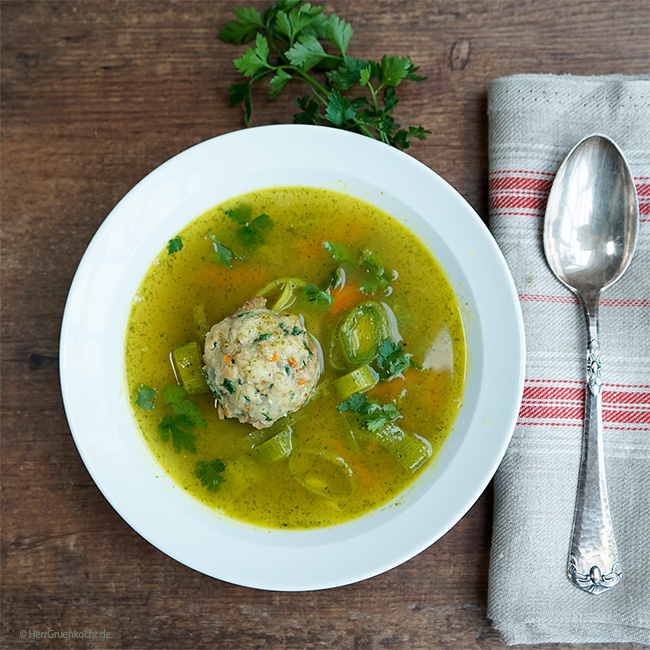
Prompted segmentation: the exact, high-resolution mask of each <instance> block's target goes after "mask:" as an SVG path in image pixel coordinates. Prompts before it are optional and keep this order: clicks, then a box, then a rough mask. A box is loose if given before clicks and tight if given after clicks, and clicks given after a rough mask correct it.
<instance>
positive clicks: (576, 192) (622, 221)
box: [544, 135, 639, 292]
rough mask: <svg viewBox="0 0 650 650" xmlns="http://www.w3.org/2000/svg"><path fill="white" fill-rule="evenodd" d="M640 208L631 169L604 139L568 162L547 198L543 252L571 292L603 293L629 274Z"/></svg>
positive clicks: (594, 139) (581, 147)
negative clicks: (626, 271)
mask: <svg viewBox="0 0 650 650" xmlns="http://www.w3.org/2000/svg"><path fill="white" fill-rule="evenodd" d="M638 223H639V217H638V205H637V197H636V191H635V188H634V180H633V178H632V174H631V172H630V168H629V167H628V165H627V162H626V160H625V158H624V156H623V154H622V153H621V151H620V149H619V148H618V147H617V146H616V144H615V143H614V142H613V141H612V140H610V139H609V138H607V137H605V136H602V135H592V136H589V137H588V138H585V139H584V140H582V141H581V142H579V143H578V144H577V145H576V146H575V147H574V148H573V149H572V150H571V151H570V152H569V154H568V155H567V157H566V158H565V159H564V162H563V163H562V165H561V166H560V169H559V170H558V172H557V175H556V177H555V181H554V182H553V187H552V189H551V192H550V194H549V197H548V204H547V207H546V219H545V221H544V251H545V253H546V258H547V260H548V263H549V265H550V267H551V269H552V270H553V272H554V273H555V275H556V276H557V277H558V278H559V279H560V280H561V281H562V282H563V283H564V284H565V285H566V286H567V287H569V289H571V290H572V291H580V292H600V291H601V290H603V289H605V288H606V287H608V286H610V285H611V284H613V283H614V282H615V281H616V280H618V278H620V277H621V275H622V274H623V273H624V272H625V270H626V269H627V267H628V266H629V264H630V261H631V260H632V255H633V253H634V250H635V248H636V240H637V233H638Z"/></svg>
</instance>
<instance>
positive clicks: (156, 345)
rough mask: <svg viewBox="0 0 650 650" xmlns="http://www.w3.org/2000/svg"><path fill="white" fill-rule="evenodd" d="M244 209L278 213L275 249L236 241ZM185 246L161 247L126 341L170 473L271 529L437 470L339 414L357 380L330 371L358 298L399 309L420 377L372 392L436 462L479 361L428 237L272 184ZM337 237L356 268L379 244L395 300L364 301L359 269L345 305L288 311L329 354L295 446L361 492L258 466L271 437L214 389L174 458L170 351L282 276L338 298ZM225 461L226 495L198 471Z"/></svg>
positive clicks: (206, 499) (368, 209)
mask: <svg viewBox="0 0 650 650" xmlns="http://www.w3.org/2000/svg"><path fill="white" fill-rule="evenodd" d="M242 204H247V205H249V206H250V207H251V215H252V216H255V215H260V214H263V213H264V214H267V215H269V217H270V218H271V220H272V222H273V227H272V228H271V229H270V230H268V231H266V232H265V233H264V238H265V243H264V244H261V245H258V246H256V247H247V246H245V245H244V244H243V242H242V241H241V240H240V238H239V237H238V230H239V228H240V227H241V226H240V225H239V224H237V223H234V222H233V221H231V220H230V219H229V218H228V217H227V216H226V214H225V212H226V210H229V209H233V208H237V206H240V205H242ZM209 235H212V236H213V237H214V238H215V239H217V240H218V241H219V242H221V243H223V244H224V245H226V246H228V247H229V248H231V249H232V250H233V251H234V252H235V253H236V254H238V255H239V256H240V259H233V261H232V267H230V268H229V267H227V266H225V265H223V264H220V263H219V262H218V261H215V259H214V246H213V242H212V240H211V239H210V238H209V237H208V236H209ZM179 237H180V239H181V241H182V249H181V250H179V251H178V252H175V253H173V254H171V253H169V252H168V250H167V248H165V249H163V250H162V251H161V252H160V254H159V255H158V256H157V258H156V259H155V260H154V261H153V263H152V265H151V267H150V268H149V270H148V271H147V273H146V275H145V277H144V279H143V281H142V284H141V286H140V288H139V289H138V292H137V294H136V296H135V297H134V299H133V303H132V308H131V313H130V315H129V319H128V328H127V336H126V344H125V348H126V349H125V353H126V354H125V361H126V374H127V381H128V386H129V390H130V393H131V397H132V400H131V401H132V404H133V413H134V416H135V419H136V421H137V423H138V425H139V428H140V431H141V432H142V435H143V437H144V439H145V441H146V444H147V446H148V447H149V449H150V450H151V453H152V454H153V455H154V456H155V457H156V459H157V460H158V462H159V463H160V465H161V467H162V468H163V469H164V471H165V472H166V473H167V474H168V475H169V476H170V477H171V478H172V479H173V481H174V482H175V483H176V484H177V485H179V486H181V487H182V488H183V489H184V490H186V491H187V492H188V493H189V494H190V495H192V496H193V497H194V498H196V499H197V500H198V501H200V502H202V503H204V504H205V505H206V506H208V507H209V508H211V509H213V510H214V511H215V512H217V513H219V514H220V515H224V516H226V517H230V518H233V519H236V520H239V521H241V522H246V523H249V524H254V525H256V526H261V527H264V528H270V529H312V528H319V527H324V526H333V525H336V524H340V523H342V522H345V521H348V520H350V519H353V518H356V517H360V516H362V515H365V514H367V513H369V512H371V511H373V510H375V509H377V508H379V507H381V506H382V505H385V504H386V503H388V502H390V501H391V500H392V499H393V498H394V497H396V496H398V495H399V494H400V493H402V492H403V491H404V490H406V489H407V488H408V486H409V485H410V484H412V482H413V481H414V480H415V479H416V477H417V476H418V475H419V474H420V473H421V472H423V471H425V470H426V467H427V465H425V466H424V467H422V468H421V469H419V470H418V471H417V472H415V473H411V472H410V471H408V470H407V469H405V468H404V467H403V466H402V465H401V464H400V463H399V462H398V461H397V460H396V458H395V457H394V456H393V455H391V453H390V452H389V451H387V450H386V449H384V448H383V447H382V446H381V445H379V444H377V442H376V441H375V440H373V438H372V437H371V436H369V435H367V433H365V432H364V431H363V430H360V429H359V428H358V427H357V426H356V425H355V418H354V415H351V414H350V413H341V412H339V411H338V410H337V406H338V405H339V404H340V403H341V402H342V400H341V398H340V397H338V395H337V394H336V391H335V390H333V389H332V387H331V382H332V380H334V379H336V378H337V377H340V376H342V375H343V374H345V371H344V370H336V369H334V368H333V367H332V365H331V363H330V361H329V358H328V348H329V343H330V339H331V337H332V334H333V331H334V329H335V327H336V325H337V324H338V322H339V321H340V319H341V318H342V316H343V315H344V314H345V313H346V312H347V309H349V308H351V307H352V306H353V305H354V304H355V303H360V302H363V301H364V300H367V299H368V298H374V299H376V300H379V301H381V302H383V303H385V305H387V306H388V307H389V308H390V310H391V311H392V313H393V314H394V315H395V319H396V322H397V329H398V331H399V336H400V337H401V338H402V343H403V345H405V350H406V351H407V352H408V353H410V354H412V361H413V362H414V363H415V364H417V366H418V367H419V369H417V370H415V369H409V370H407V371H406V372H405V373H404V375H403V376H402V377H397V378H395V379H392V380H390V381H388V382H385V383H379V384H378V385H377V386H376V387H374V388H372V389H371V390H369V391H367V393H366V395H367V396H368V397H369V398H371V399H374V400H377V401H379V402H382V403H385V402H388V401H394V402H395V403H396V404H397V405H398V407H399V409H400V411H401V413H402V416H401V417H400V418H399V420H398V421H397V424H399V426H400V427H401V428H402V429H403V430H405V431H408V432H413V433H417V434H418V435H420V436H422V437H424V438H426V439H427V440H429V442H430V443H431V445H432V448H433V456H432V458H435V455H436V454H437V453H438V452H439V450H440V448H441V446H442V445H443V443H444V441H445V439H446V438H447V436H448V434H449V432H450V430H451V428H452V426H453V423H454V421H455V419H456V416H457V413H458V411H459V408H460V405H461V400H462V395H463V387H464V381H465V364H466V356H467V352H466V341H465V335H464V330H463V322H462V318H461V310H460V308H459V303H458V300H457V298H456V296H455V294H454V292H453V290H452V288H451V285H450V283H449V280H448V279H447V277H446V276H445V274H444V272H443V271H442V269H441V267H440V265H439V264H438V263H437V261H436V260H435V259H434V257H433V256H432V255H431V253H430V252H429V251H428V250H427V248H426V247H425V246H424V245H423V244H422V243H421V242H420V240H419V239H418V238H417V237H416V236H415V235H413V233H411V232H410V231H409V230H408V229H407V228H405V227H404V226H403V225H402V224H400V223H399V222H398V221H397V220H396V219H395V218H393V217H391V216H390V215H388V214H386V213H385V212H383V211H382V210H379V209H378V208H376V207H375V206H373V205H370V204H369V203H366V202H364V201H361V200H359V199H357V198H354V197H351V196H348V195H346V194H343V193H339V192H335V191H331V190H325V189H317V188H309V187H282V188H270V189H264V190H260V191H256V192H253V193H250V194H246V195H243V196H239V197H236V198H233V199H232V200H229V201H227V202H226V203H224V204H222V205H219V206H216V207H214V208H212V209H210V210H208V211H207V212H205V213H204V214H202V215H200V216H199V217H197V218H196V219H195V220H194V221H192V222H191V223H190V224H189V225H187V226H186V227H185V228H184V229H183V230H182V231H181V232H180V233H179ZM325 241H328V242H336V243H339V244H343V245H344V246H345V247H346V249H347V251H348V252H349V253H350V257H351V258H352V259H356V258H358V256H359V255H360V253H361V251H362V250H364V249H371V250H372V251H373V254H375V255H376V257H377V259H379V260H381V262H382V264H383V266H384V268H386V269H388V270H391V271H396V275H397V278H396V279H395V280H394V281H393V282H392V283H391V287H390V289H388V290H387V291H384V292H378V293H376V294H375V295H374V296H368V295H364V294H363V293H361V292H359V291H356V293H355V288H356V286H357V285H358V284H359V282H361V280H362V279H363V278H362V276H361V275H359V277H356V276H355V273H356V272H357V271H355V268H354V263H352V264H351V265H349V266H348V267H347V284H346V288H347V289H348V291H347V292H346V295H345V296H343V293H341V295H340V298H339V297H337V293H336V291H333V292H332V295H333V296H334V302H333V304H332V306H331V308H327V306H326V305H322V304H318V303H315V302H309V301H307V300H305V299H299V300H297V301H296V303H294V305H293V306H292V307H290V308H289V309H288V311H289V312H290V313H298V314H300V315H302V317H303V318H304V322H305V326H306V328H307V330H308V331H309V332H310V333H311V334H312V335H314V336H315V337H316V338H317V340H318V341H319V343H320V345H321V347H322V349H323V352H324V354H323V356H324V369H323V372H322V374H321V378H320V381H319V387H318V388H317V391H316V393H315V395H314V396H313V397H312V398H311V399H310V401H309V402H308V403H307V405H306V406H304V407H303V409H301V411H300V412H299V414H297V415H299V416H300V417H296V418H294V419H293V420H292V425H291V426H292V428H293V447H294V450H301V449H310V450H316V451H321V450H322V451H324V452H325V453H326V455H330V456H332V457H336V458H341V459H343V460H344V462H345V463H346V464H347V466H348V467H349V468H350V472H351V480H352V487H353V489H352V490H351V493H350V494H348V495H344V496H340V495H339V496H337V497H336V498H328V497H324V496H320V495H317V494H315V493H313V492H311V491H309V490H307V489H305V488H304V487H303V486H302V485H300V484H299V483H298V482H297V481H296V480H295V479H294V478H293V477H292V476H291V474H290V472H289V470H288V461H287V459H286V458H284V459H280V460H275V461H271V462H269V461H266V460H264V459H262V458H260V455H259V454H258V453H256V451H255V449H254V447H255V444H257V443H258V442H259V440H260V436H261V435H262V434H259V433H257V434H256V433H255V432H254V430H253V429H252V427H251V426H250V425H247V424H242V423H240V422H238V421H236V420H232V419H227V420H220V419H219V417H218V415H217V411H216V408H215V402H214V398H213V397H212V395H211V394H209V393H207V394H202V395H198V396H191V400H192V401H193V402H194V403H195V404H196V405H197V406H198V408H199V409H200V411H201V414H202V416H203V418H204V420H205V422H206V426H205V427H203V428H196V429H194V431H193V433H194V435H195V441H196V453H191V452H189V451H188V450H187V449H182V450H181V451H180V452H177V451H175V450H174V448H173V446H172V444H171V443H170V441H169V440H166V441H165V440H163V438H162V436H161V435H160V432H159V430H158V424H159V423H160V422H161V418H162V417H163V416H164V414H165V410H164V409H165V406H164V404H163V403H162V402H161V399H160V391H161V389H162V388H163V386H165V385H166V384H173V383H176V379H175V375H174V372H173V369H172V366H171V363H170V352H171V351H173V350H174V349H175V348H177V347H179V346H181V345H183V344H185V343H186V342H188V341H192V340H196V341H197V342H199V343H200V344H201V347H202V341H201V340H200V333H199V331H198V329H197V323H196V318H195V308H196V307H197V306H202V307H203V309H204V310H205V314H206V316H207V320H208V321H209V324H210V325H212V324H214V323H217V322H219V321H221V320H222V319H223V318H225V317H227V316H229V315H231V314H232V313H234V312H235V311H236V310H237V309H238V308H239V307H240V306H241V305H243V303H245V302H246V301H247V300H249V299H250V298H252V297H254V296H256V295H258V294H259V292H260V289H261V288H262V287H264V286H265V285H267V284H268V283H269V282H271V281H273V280H275V279H278V278H282V277H298V278H302V279H304V280H306V281H307V282H310V283H313V284H315V285H317V286H318V287H319V288H321V289H326V288H327V287H328V285H329V283H330V281H331V279H332V276H333V274H334V272H335V270H336V268H337V267H338V266H339V262H337V261H336V260H335V259H333V256H332V255H331V254H330V252H328V250H326V248H325V247H324V246H323V242H325ZM344 268H345V267H344ZM359 273H361V272H360V271H359ZM143 385H145V386H149V387H152V388H154V389H156V391H157V393H158V394H157V397H156V400H155V406H154V407H153V408H152V409H151V410H150V411H145V410H144V409H142V408H140V407H139V406H136V404H135V398H136V395H137V394H138V391H139V390H140V388H141V387H142V386H143ZM281 423H282V421H280V422H279V423H277V424H276V425H274V428H273V430H274V431H275V430H277V427H278V426H279V425H281ZM251 433H252V434H253V435H250V434H251ZM215 458H219V459H221V460H222V461H223V463H224V465H225V469H224V470H223V472H222V477H223V481H222V482H221V484H220V485H219V487H218V489H216V490H214V491H210V490H208V489H206V487H205V485H204V484H203V483H202V482H201V481H200V480H199V478H198V477H197V476H196V466H197V462H200V461H202V460H204V461H210V460H213V459H215ZM430 462H431V461H429V463H430Z"/></svg>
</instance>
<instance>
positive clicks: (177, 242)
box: [167, 237, 183, 255]
mask: <svg viewBox="0 0 650 650" xmlns="http://www.w3.org/2000/svg"><path fill="white" fill-rule="evenodd" d="M182 248H183V241H182V240H181V238H180V237H174V238H173V239H170V240H169V241H168V242H167V252H168V253H169V254H170V255H173V254H174V253H178V251H179V250H181V249H182Z"/></svg>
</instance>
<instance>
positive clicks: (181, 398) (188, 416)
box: [158, 384, 206, 454]
mask: <svg viewBox="0 0 650 650" xmlns="http://www.w3.org/2000/svg"><path fill="white" fill-rule="evenodd" d="M161 395H162V398H163V400H164V401H165V406H166V408H167V409H168V410H169V411H171V413H169V414H168V415H165V417H163V419H162V420H161V422H160V424H159V425H158V433H159V434H160V437H161V439H162V441H163V442H167V441H168V440H169V439H170V437H171V441H172V446H173V448H174V451H176V452H177V453H180V452H181V451H182V449H183V448H185V449H187V451H189V452H191V453H193V454H195V453H196V443H195V437H194V433H192V429H193V428H194V427H205V426H206V422H205V420H204V419H203V416H202V415H201V411H200V410H199V408H198V406H196V404H195V403H194V402H192V400H190V399H188V397H187V391H186V390H185V388H183V386H179V385H178V384H167V385H166V386H164V387H163V389H162V391H161Z"/></svg>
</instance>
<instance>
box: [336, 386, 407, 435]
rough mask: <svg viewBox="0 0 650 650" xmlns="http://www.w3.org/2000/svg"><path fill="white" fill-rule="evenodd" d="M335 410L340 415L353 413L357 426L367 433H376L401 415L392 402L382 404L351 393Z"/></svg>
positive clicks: (359, 394) (360, 394)
mask: <svg viewBox="0 0 650 650" xmlns="http://www.w3.org/2000/svg"><path fill="white" fill-rule="evenodd" d="M336 408H337V410H338V411H339V412H340V413H343V412H345V411H351V412H352V413H354V414H355V415H356V416H357V419H358V420H359V424H360V425H361V426H362V427H365V428H366V429H368V431H377V430H378V429H381V428H382V427H383V426H384V425H385V424H387V423H388V422H392V421H393V420H396V419H397V418H399V417H400V416H401V415H402V414H401V412H400V410H399V409H398V408H397V406H396V405H395V404H394V403H393V402H387V403H386V404H382V403H380V402H376V401H374V400H369V399H368V398H367V397H366V395H363V394H362V393H353V394H352V395H350V397H348V399H346V400H345V401H344V402H342V403H341V404H339V405H338V406H337V407H336Z"/></svg>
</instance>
